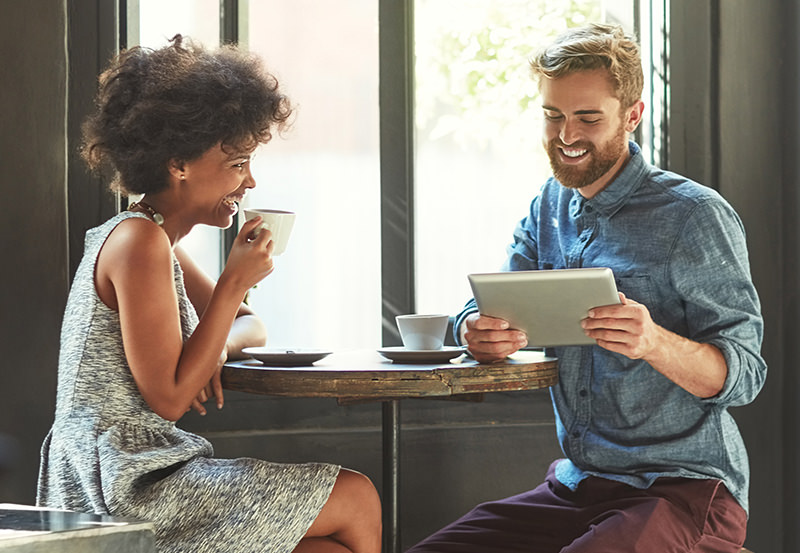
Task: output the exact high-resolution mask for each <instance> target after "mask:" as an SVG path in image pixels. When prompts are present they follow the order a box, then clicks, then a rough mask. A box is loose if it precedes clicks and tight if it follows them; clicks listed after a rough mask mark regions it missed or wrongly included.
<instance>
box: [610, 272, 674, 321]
mask: <svg viewBox="0 0 800 553" xmlns="http://www.w3.org/2000/svg"><path fill="white" fill-rule="evenodd" d="M615 281H616V283H617V290H618V291H620V292H622V293H623V294H625V297H626V298H630V299H632V300H633V301H635V302H637V303H641V304H643V305H644V306H645V307H647V309H648V311H649V312H650V317H651V318H652V319H653V321H654V322H655V323H656V324H664V317H663V314H662V313H661V309H660V307H659V305H660V303H661V302H659V300H658V298H659V293H658V290H657V289H656V286H655V283H654V282H653V279H652V278H651V277H650V275H647V274H639V275H631V276H617V275H615Z"/></svg>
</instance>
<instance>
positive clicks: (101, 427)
mask: <svg viewBox="0 0 800 553" xmlns="http://www.w3.org/2000/svg"><path fill="white" fill-rule="evenodd" d="M129 217H144V215H143V214H140V213H131V212H127V211H126V212H123V213H120V214H119V215H117V216H116V217H114V218H112V219H110V220H109V221H107V222H106V223H105V224H103V225H101V226H99V227H97V228H94V229H91V230H89V231H88V232H87V234H86V243H85V253H84V256H83V260H82V262H81V264H80V267H79V268H78V271H77V273H76V275H75V279H74V281H73V285H72V290H71V292H70V295H69V300H68V303H67V308H66V312H65V315H64V321H63V326H62V334H61V354H60V359H59V367H58V394H57V400H56V413H55V421H54V423H53V426H52V428H51V430H50V432H49V434H48V435H47V437H46V438H45V441H44V444H43V446H42V457H41V467H40V474H39V489H38V495H37V503H38V504H39V505H42V506H48V507H53V508H60V509H69V510H74V511H81V512H94V513H103V514H111V515H116V516H124V517H133V518H137V519H142V520H149V521H153V522H154V523H155V528H156V543H157V547H158V550H159V551H161V552H175V553H177V552H181V553H183V552H186V553H189V552H191V553H206V552H208V553H218V552H222V551H225V552H229V553H239V552H241V553H250V552H253V553H255V552H258V553H265V552H269V553H281V552H290V551H292V550H293V549H294V547H295V546H296V545H297V543H298V542H299V541H300V539H301V538H302V537H303V535H304V534H305V532H306V531H307V530H308V527H309V526H310V525H311V523H312V522H313V521H314V519H315V518H316V516H317V515H318V514H319V511H320V509H322V506H323V505H324V503H325V501H326V500H327V498H328V496H329V494H330V492H331V489H332V487H333V484H334V481H335V479H336V476H337V474H338V472H339V467H338V466H335V465H329V464H312V463H309V464H278V463H269V462H265V461H261V460H257V459H248V458H242V459H214V458H212V454H213V451H212V447H211V444H210V443H209V442H208V441H206V440H205V439H204V438H202V437H200V436H197V435H195V434H191V433H189V432H185V431H183V430H181V429H179V428H177V427H176V426H175V423H173V422H169V421H167V420H165V419H162V418H161V417H159V416H158V415H156V414H155V413H154V412H153V411H152V410H151V409H150V408H149V407H148V405H147V403H146V402H145V401H144V399H142V396H141V395H140V394H139V390H138V389H137V387H136V384H135V382H134V380H133V377H132V376H131V372H130V369H129V368H128V364H127V361H126V359H125V353H124V351H123V348H122V336H121V332H120V326H119V316H118V314H117V312H115V311H113V310H111V309H109V308H108V307H107V306H106V305H105V304H104V303H103V302H102V301H100V298H99V297H98V296H97V293H96V289H95V285H94V268H95V264H96V261H97V255H98V253H99V251H100V248H101V246H102V245H103V243H104V242H105V240H106V238H107V237H108V235H109V234H110V233H111V231H112V230H113V229H114V228H115V227H116V226H117V225H118V224H119V223H120V222H121V221H123V220H124V219H126V218H129ZM174 263H175V288H176V290H177V293H178V298H179V301H180V311H181V324H182V327H183V335H184V340H186V338H188V336H189V335H190V334H191V333H192V331H193V329H194V327H195V325H196V324H197V314H196V313H195V310H194V308H193V307H192V305H191V303H190V302H189V300H188V298H187V296H186V292H185V290H184V287H183V274H182V271H181V269H180V265H179V264H178V262H177V259H175V260H174ZM143 301H146V299H144V298H143Z"/></svg>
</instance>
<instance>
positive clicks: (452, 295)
mask: <svg viewBox="0 0 800 553" xmlns="http://www.w3.org/2000/svg"><path fill="white" fill-rule="evenodd" d="M138 5H139V8H138V9H139V12H138V13H137V14H129V17H132V18H133V19H136V18H137V17H138V31H137V32H138V37H139V40H138V42H139V43H140V44H142V45H144V46H149V47H160V46H163V45H165V44H166V43H167V39H168V38H169V37H171V36H173V35H174V34H176V33H182V34H184V35H187V36H189V37H192V38H193V39H195V40H198V41H200V42H202V43H204V44H206V45H207V46H214V45H217V44H218V43H219V41H220V34H219V2H218V0H139V3H138ZM243 5H244V7H245V8H244V12H245V13H244V14H240V19H241V20H242V21H246V28H243V29H241V30H240V44H241V45H242V46H245V47H247V48H249V49H250V50H252V51H254V52H257V53H258V54H259V55H261V56H262V57H263V59H264V60H265V63H266V65H267V67H268V68H269V70H270V71H271V72H273V73H274V74H275V75H276V76H277V78H278V80H279V82H280V83H281V86H282V88H283V90H284V92H285V93H286V94H288V95H289V97H290V98H291V100H292V102H293V103H294V105H295V107H296V118H295V122H294V125H293V128H292V129H291V130H290V131H289V132H288V133H286V134H285V135H284V136H279V137H276V138H275V139H273V141H272V142H270V143H269V144H267V145H266V146H264V147H261V148H260V149H259V150H258V151H257V153H256V156H255V158H254V160H253V163H252V170H253V174H254V176H255V178H256V181H257V183H258V186H257V188H256V189H255V190H252V191H251V192H250V194H249V195H248V197H247V198H246V200H245V205H244V206H243V207H248V206H249V207H264V208H275V209H284V210H291V211H295V212H297V219H296V222H295V227H294V230H293V233H292V236H291V238H290V240H289V247H288V249H287V251H286V253H284V254H283V255H281V256H280V257H277V258H276V270H275V272H274V273H273V274H272V275H270V276H269V277H268V278H267V279H265V280H264V281H263V282H262V283H261V284H259V285H258V286H257V287H256V288H254V289H253V290H252V291H251V293H250V295H249V302H250V304H251V306H252V307H253V308H254V309H255V310H256V312H257V313H258V314H259V315H260V316H261V317H262V318H263V319H264V320H265V322H266V324H267V326H268V329H269V334H270V338H269V345H271V346H274V347H293V348H298V347H309V348H325V349H337V350H341V349H349V348H373V347H379V346H380V345H381V344H380V340H381V290H380V285H381V275H380V270H381V255H382V252H381V240H380V225H381V221H380V159H379V105H378V84H379V83H378V68H379V66H378V2H376V1H375V0H338V1H337V2H319V1H317V0H293V1H292V2H285V1H277V0H259V1H251V2H248V3H243ZM632 9H633V8H632V2H631V1H629V0H616V1H602V0H572V1H563V0H558V1H553V0H493V1H491V2H489V1H487V0H417V1H416V2H415V5H414V14H415V53H416V64H415V77H414V78H415V87H416V89H415V107H414V109H415V119H416V149H415V180H414V182H415V206H414V210H415V213H414V217H415V229H414V233H415V236H414V245H415V255H416V283H415V285H416V294H417V295H416V311H417V312H443V313H448V314H455V313H456V312H458V310H459V309H460V308H461V306H462V305H463V303H464V302H465V301H466V300H467V299H468V298H469V296H470V291H469V286H468V284H467V278H466V275H467V274H468V273H470V272H486V271H495V270H497V269H499V267H500V265H501V263H502V261H503V259H504V257H505V246H506V245H507V244H508V243H509V241H510V239H511V233H512V231H513V228H514V226H515V224H516V223H517V221H519V219H521V218H522V217H523V216H524V215H525V213H526V212H527V208H528V205H529V203H530V201H531V199H532V197H533V195H534V194H535V193H536V192H537V190H538V188H539V187H540V186H541V184H542V183H543V182H544V180H545V178H546V177H547V176H548V175H549V173H550V168H549V165H548V162H547V159H546V156H545V154H544V151H543V149H542V147H541V139H540V136H541V135H540V126H541V122H540V112H541V109H540V108H539V106H538V103H537V102H538V93H537V89H536V86H535V84H534V82H533V81H532V80H531V78H530V75H529V70H528V60H529V58H530V57H531V55H532V54H533V53H534V52H535V49H536V47H537V45H540V44H542V43H544V42H546V41H547V40H549V39H551V38H552V37H554V36H555V35H556V34H558V33H559V32H561V31H562V30H564V29H565V28H567V27H569V26H577V25H582V24H585V23H587V22H589V21H614V22H619V23H621V24H623V26H625V27H626V29H628V30H630V31H632V30H633V13H632ZM129 41H131V39H130V37H129ZM133 43H135V37H134V39H133V40H132V41H131V44H133ZM220 236H221V234H220V231H219V230H217V229H212V228H206V227H204V228H197V229H196V230H195V231H193V232H192V234H191V235H190V236H189V237H187V238H186V239H185V241H184V246H185V247H186V248H187V249H189V251H191V252H192V254H193V255H194V256H195V257H196V258H197V259H198V260H199V261H200V262H201V265H202V266H203V267H204V268H205V270H206V271H207V272H208V273H209V274H211V275H212V276H214V277H216V276H218V275H219V272H220V261H219V251H220V243H221V242H220V240H221V238H220ZM383 254H384V255H391V252H383Z"/></svg>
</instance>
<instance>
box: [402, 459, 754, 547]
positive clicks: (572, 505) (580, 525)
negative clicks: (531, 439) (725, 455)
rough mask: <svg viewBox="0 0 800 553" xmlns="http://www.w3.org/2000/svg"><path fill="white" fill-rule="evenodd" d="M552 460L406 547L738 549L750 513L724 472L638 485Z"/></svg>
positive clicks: (741, 542)
mask: <svg viewBox="0 0 800 553" xmlns="http://www.w3.org/2000/svg"><path fill="white" fill-rule="evenodd" d="M554 471H555V463H553V464H552V465H551V466H550V470H548V472H547V478H546V480H545V482H544V483H543V484H542V485H540V486H539V487H537V488H536V489H534V490H531V491H529V492H525V493H522V494H519V495H515V496H513V497H509V498H506V499H502V500H500V501H490V502H487V503H483V504H481V505H478V506H477V507H475V508H474V509H473V510H472V511H470V512H469V513H467V514H466V515H464V516H463V517H462V518H460V519H459V520H457V521H455V522H454V523H452V524H450V525H449V526H446V527H445V528H443V529H442V530H440V531H438V532H436V533H435V534H433V535H431V536H429V537H428V538H426V539H425V540H423V541H421V542H420V543H418V544H417V545H415V546H414V547H412V548H411V549H409V550H408V552H407V553H423V552H424V553H510V552H525V553H612V552H613V553H690V552H691V553H739V550H740V548H741V547H742V544H743V543H744V538H745V533H746V527H747V515H746V514H745V512H744V509H742V507H741V506H740V505H739V503H738V502H737V501H736V500H735V499H734V498H733V496H732V495H731V494H730V492H728V490H727V488H726V487H725V486H724V485H723V484H722V482H720V481H719V480H695V479H690V478H659V479H658V480H656V482H655V483H654V484H653V485H652V486H651V487H650V488H648V489H646V490H640V489H638V488H634V487H631V486H628V485H626V484H620V483H618V482H614V481H612V480H607V479H605V478H595V477H590V478H587V479H586V480H584V481H582V482H581V483H580V485H579V486H578V489H577V490H575V491H574V492H573V491H571V490H570V489H569V488H567V487H566V486H564V485H562V484H561V483H559V482H558V481H557V480H556V478H555V474H554Z"/></svg>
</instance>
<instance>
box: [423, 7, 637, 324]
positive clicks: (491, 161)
mask: <svg viewBox="0 0 800 553" xmlns="http://www.w3.org/2000/svg"><path fill="white" fill-rule="evenodd" d="M632 6H633V3H632V1H631V0H625V1H622V0H618V1H616V2H604V1H602V0H571V1H553V0H495V1H492V2H487V1H486V0H416V3H415V41H416V42H415V49H416V70H415V71H416V73H415V79H416V82H415V87H416V91H415V96H416V100H415V110H416V113H415V117H416V153H415V156H416V159H415V161H416V176H415V204H416V205H415V225H416V228H415V232H416V238H415V246H416V263H417V275H416V289H417V311H418V312H443V313H450V314H452V313H456V312H458V311H459V310H460V309H461V307H462V306H463V304H464V302H465V301H466V300H467V299H468V298H470V297H471V296H472V293H471V291H470V288H469V284H468V282H467V274H469V273H471V272H492V271H497V270H499V269H500V266H501V264H502V262H503V260H504V259H505V246H506V245H507V244H508V243H509V242H510V241H511V234H512V232H513V230H514V226H515V225H516V223H517V222H518V221H519V220H520V219H522V218H523V217H524V216H525V214H526V213H527V209H528V206H529V204H530V202H531V200H532V198H533V196H534V194H536V192H537V190H538V189H539V187H540V186H541V185H542V184H544V181H545V179H546V178H547V177H548V176H549V175H550V165H549V162H548V159H547V155H546V154H545V152H544V148H542V144H541V109H540V106H539V102H538V90H537V87H536V84H535V82H534V81H533V79H532V78H531V76H530V72H529V66H528V59H529V58H530V57H531V55H533V53H534V50H535V48H536V47H537V46H538V45H540V44H542V43H544V42H546V41H547V40H549V39H552V38H554V37H555V36H556V35H557V34H559V33H560V32H561V31H563V30H564V29H566V28H567V27H573V26H578V25H583V24H586V23H588V22H590V21H602V20H607V21H608V20H613V21H615V22H619V23H621V24H622V25H623V26H624V27H625V28H626V30H628V31H629V32H632V31H633V29H632V26H633V24H632V21H633V16H632V12H633V7H632Z"/></svg>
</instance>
